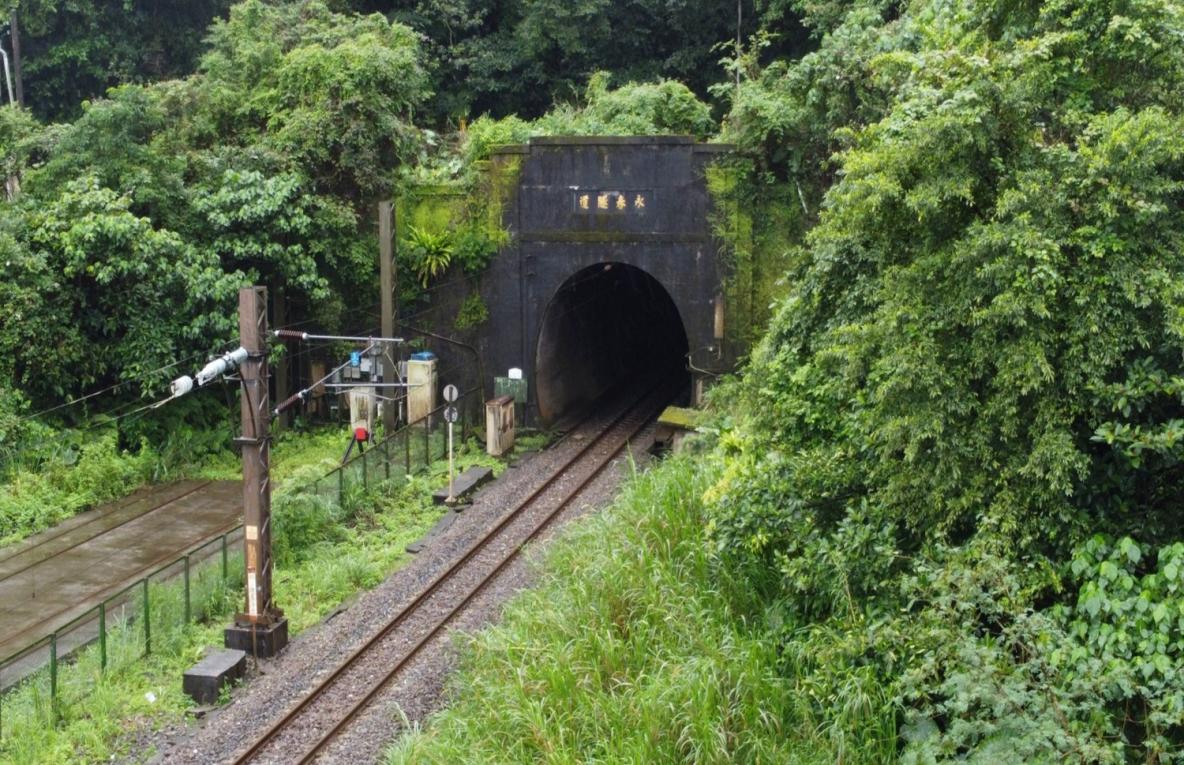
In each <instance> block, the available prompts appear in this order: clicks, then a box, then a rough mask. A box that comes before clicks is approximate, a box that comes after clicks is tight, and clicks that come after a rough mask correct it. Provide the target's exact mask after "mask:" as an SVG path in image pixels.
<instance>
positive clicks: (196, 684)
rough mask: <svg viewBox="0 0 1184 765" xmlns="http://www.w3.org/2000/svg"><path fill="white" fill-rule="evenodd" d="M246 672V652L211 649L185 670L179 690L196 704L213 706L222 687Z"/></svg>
mask: <svg viewBox="0 0 1184 765" xmlns="http://www.w3.org/2000/svg"><path fill="white" fill-rule="evenodd" d="M246 670H247V653H246V651H240V650H222V649H216V648H215V649H211V650H209V651H207V652H206V655H205V656H204V657H202V660H201V661H199V662H198V663H197V664H195V665H193V666H192V667H190V668H189V669H187V670H185V674H184V675H182V678H181V689H182V690H183V691H185V693H186V695H188V696H189V697H190V698H192V699H193V700H194V701H196V702H197V703H198V704H213V703H214V702H215V701H217V700H218V693H219V692H220V691H221V690H222V686H224V685H228V684H229V683H232V682H234V681H235V680H238V679H239V678H240V677H242V676H243V673H244V672H246Z"/></svg>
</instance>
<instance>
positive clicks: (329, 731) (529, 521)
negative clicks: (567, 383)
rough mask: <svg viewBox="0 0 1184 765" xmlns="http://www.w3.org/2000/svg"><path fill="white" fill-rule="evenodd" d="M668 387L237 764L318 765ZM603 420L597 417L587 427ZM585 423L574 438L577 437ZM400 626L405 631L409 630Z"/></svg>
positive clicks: (648, 414)
mask: <svg viewBox="0 0 1184 765" xmlns="http://www.w3.org/2000/svg"><path fill="white" fill-rule="evenodd" d="M673 394H674V391H673V390H671V388H670V384H669V382H668V381H662V382H659V383H658V384H657V385H654V386H653V387H651V388H650V389H649V390H647V392H646V393H645V394H643V395H642V396H640V397H638V398H636V399H634V400H633V401H632V402H631V403H628V404H626V405H625V406H623V407H622V408H621V409H620V410H619V411H618V412H617V413H616V414H615V416H610V419H609V422H608V423H607V425H605V426H603V427H602V428H600V429H599V430H598V431H597V432H596V433H595V435H593V436H592V437H591V438H588V439H587V442H586V443H585V444H584V445H583V446H582V447H581V448H580V449H579V450H577V451H576V452H575V453H574V454H573V456H572V457H570V458H569V459H568V460H566V461H565V462H564V463H563V464H562V465H560V466H559V467H558V468H557V469H556V470H554V471H553V472H552V473H551V474H550V475H549V477H548V478H547V479H546V480H545V481H543V482H542V483H541V484H540V485H539V486H538V487H537V488H535V489H534V490H533V491H532V492H531V493H530V494H529V495H527V496H526V497H525V498H524V499H522V500H521V501H520V502H519V503H518V504H516V505H515V506H514V507H512V508H511V509H510V510H509V511H507V512H506V513H504V514H503V515H502V516H501V517H500V518H499V519H498V520H497V522H495V523H494V524H493V525H492V526H491V527H490V528H489V530H488V531H487V532H486V533H485V534H484V535H482V536H481V537H480V538H478V539H477V540H476V541H475V542H474V543H473V544H471V545H470V546H469V547H468V548H466V550H465V551H464V553H463V554H461V555H460V556H459V557H458V558H456V560H455V561H454V562H453V563H452V564H451V565H450V566H449V567H448V568H446V569H445V570H443V571H442V572H440V573H439V574H437V575H436V576H435V577H434V578H433V579H432V580H431V581H430V582H429V583H428V585H427V586H426V587H424V588H423V589H422V590H421V591H420V592H419V594H417V595H416V597H415V598H413V599H412V600H411V601H410V602H409V603H408V604H407V605H406V606H404V607H403V608H402V609H400V610H399V611H398V612H397V613H396V614H394V615H393V617H392V618H390V619H389V620H388V621H387V622H386V623H385V624H384V625H383V626H382V627H381V628H380V629H379V630H378V631H376V632H375V633H374V634H373V636H372V637H370V638H369V639H368V640H367V641H366V642H365V643H364V644H363V645H361V646H360V647H359V648H357V649H356V650H355V651H353V653H351V654H350V655H349V656H348V657H347V658H346V659H345V660H344V661H343V662H342V663H341V664H339V665H338V666H337V668H336V669H334V670H333V671H332V672H331V673H330V674H329V675H328V676H327V677H326V678H325V679H323V680H321V681H320V682H319V683H318V684H317V685H316V686H315V687H314V688H313V689H312V690H311V691H310V692H308V693H307V694H306V695H305V696H304V697H303V698H301V700H300V701H299V702H298V703H297V704H296V705H295V706H293V707H292V708H291V709H289V710H288V711H287V712H286V713H285V714H284V715H283V716H281V717H280V718H279V719H278V720H277V721H276V722H275V723H274V724H272V725H271V727H270V728H268V729H267V730H266V731H265V732H264V733H263V735H262V736H260V737H259V738H257V739H255V741H254V742H253V743H252V744H251V745H250V746H248V747H247V748H246V749H245V750H243V751H241V752H240V753H239V754H237V756H236V757H235V759H234V760H233V762H235V763H236V765H243V764H245V763H256V762H285V763H288V762H295V763H308V762H312V761H313V760H314V759H316V758H317V757H318V756H319V755H321V754H322V753H324V752H325V751H326V750H327V748H328V747H329V746H330V745H331V744H332V743H333V742H334V741H335V740H336V739H337V738H338V737H339V736H340V735H341V734H342V733H343V732H344V731H345V730H346V729H347V728H348V726H349V725H350V723H351V722H352V721H353V720H354V719H355V718H356V717H357V716H358V715H359V714H360V713H362V712H363V711H364V710H366V709H367V708H368V707H369V706H370V705H371V703H372V702H373V701H374V700H375V699H376V698H377V697H378V696H379V694H381V693H382V691H383V689H385V688H386V687H388V686H389V685H390V684H391V682H392V681H393V680H394V679H395V677H396V676H398V675H399V674H400V673H401V672H402V671H403V669H404V668H405V667H407V666H408V665H409V664H410V663H411V661H412V660H413V659H415V657H416V656H417V655H419V654H420V652H421V651H422V650H423V649H424V648H426V647H427V646H428V645H429V644H431V643H432V642H433V641H434V640H435V639H437V638H438V637H440V636H441V635H442V633H444V631H445V629H446V628H447V626H448V625H449V624H450V623H451V622H452V621H454V620H455V619H456V618H457V617H458V616H459V615H460V614H461V613H462V612H464V611H465V610H466V608H467V607H468V606H469V604H470V603H472V602H473V600H474V599H476V598H477V596H478V595H480V594H481V592H483V591H484V590H485V589H486V587H488V586H489V585H490V584H491V583H492V582H494V581H495V580H496V579H497V578H498V577H499V575H500V574H501V573H502V572H503V571H504V570H505V569H506V568H507V567H509V566H510V564H511V563H513V562H514V561H515V560H516V559H517V558H518V556H519V555H520V554H521V552H522V550H523V548H524V547H525V545H526V544H528V543H529V542H530V541H532V540H534V539H535V538H537V537H538V536H539V535H540V534H541V533H542V532H543V531H545V530H546V529H547V528H548V527H549V526H550V524H551V523H552V521H554V520H555V519H556V518H557V517H558V516H559V515H560V513H562V511H563V510H564V509H565V508H567V507H568V506H569V504H570V503H571V501H572V500H573V499H575V498H576V497H577V496H578V495H579V494H580V493H581V492H582V491H583V490H584V489H585V488H586V487H587V486H588V485H589V484H590V483H592V481H593V480H595V479H596V477H597V476H599V475H600V474H601V473H602V472H603V471H604V469H605V468H606V467H607V466H608V465H609V464H610V463H611V462H612V460H613V459H614V458H615V457H616V456H617V455H618V454H619V453H620V452H621V451H622V450H623V449H624V448H625V447H626V446H627V445H628V444H629V443H630V442H631V441H632V440H634V439H635V438H636V436H637V435H638V434H639V433H640V432H641V431H642V430H643V429H644V428H645V427H646V425H647V424H648V423H649V422H650V421H651V420H652V419H653V417H655V416H656V415H657V414H658V413H659V412H660V411H661V408H662V407H663V406H664V405H665V404H666V403H667V402H668V401H669V400H670V398H672V396H673ZM592 419H595V416H593V417H590V418H588V420H585V423H586V422H588V421H589V420H592ZM582 427H583V423H581V425H580V426H578V427H577V428H575V429H574V430H573V431H571V433H573V434H574V433H578V432H579V431H580V429H581V428H582ZM401 628H402V629H401Z"/></svg>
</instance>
